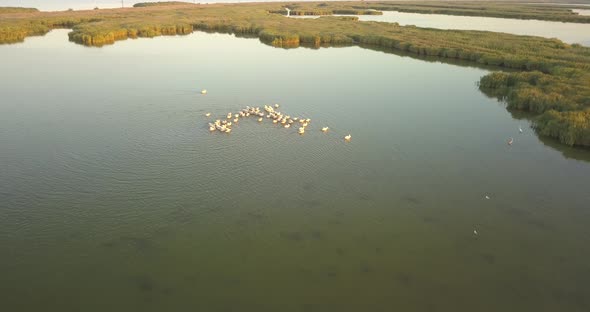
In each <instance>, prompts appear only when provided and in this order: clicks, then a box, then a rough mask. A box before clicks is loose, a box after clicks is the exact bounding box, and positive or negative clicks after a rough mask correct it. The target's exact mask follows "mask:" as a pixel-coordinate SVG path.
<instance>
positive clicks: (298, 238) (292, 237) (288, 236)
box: [280, 232, 304, 242]
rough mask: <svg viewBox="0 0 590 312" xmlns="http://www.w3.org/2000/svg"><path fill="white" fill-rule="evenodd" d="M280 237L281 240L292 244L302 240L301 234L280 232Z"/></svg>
mask: <svg viewBox="0 0 590 312" xmlns="http://www.w3.org/2000/svg"><path fill="white" fill-rule="evenodd" d="M280 235H281V237H282V238H284V239H286V240H289V241H293V242H301V241H303V239H304V238H303V234H301V232H281V234H280Z"/></svg>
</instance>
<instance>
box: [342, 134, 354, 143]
mask: <svg viewBox="0 0 590 312" xmlns="http://www.w3.org/2000/svg"><path fill="white" fill-rule="evenodd" d="M351 139H352V135H350V134H349V135H347V136H345V137H344V140H346V141H350V140H351Z"/></svg>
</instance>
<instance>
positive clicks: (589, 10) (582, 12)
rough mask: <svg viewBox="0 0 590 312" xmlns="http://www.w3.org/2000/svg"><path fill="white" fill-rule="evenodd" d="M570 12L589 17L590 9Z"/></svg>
mask: <svg viewBox="0 0 590 312" xmlns="http://www.w3.org/2000/svg"><path fill="white" fill-rule="evenodd" d="M572 11H574V12H576V13H578V14H580V15H590V9H588V10H586V9H573V10H572Z"/></svg>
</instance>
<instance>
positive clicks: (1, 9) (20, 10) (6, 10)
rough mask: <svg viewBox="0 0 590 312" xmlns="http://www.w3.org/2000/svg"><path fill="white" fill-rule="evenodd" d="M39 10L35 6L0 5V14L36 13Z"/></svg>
mask: <svg viewBox="0 0 590 312" xmlns="http://www.w3.org/2000/svg"><path fill="white" fill-rule="evenodd" d="M34 12H39V10H37V9H35V8H19V7H0V14H12V13H34Z"/></svg>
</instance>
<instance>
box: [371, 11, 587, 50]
mask: <svg viewBox="0 0 590 312" xmlns="http://www.w3.org/2000/svg"><path fill="white" fill-rule="evenodd" d="M359 20H361V21H377V22H389V23H393V22H396V23H399V24H400V25H415V26H418V27H428V28H439V29H469V30H485V31H494V32H504V33H510V34H516V35H528V36H539V37H547V38H558V39H560V40H562V41H563V42H567V43H579V44H582V45H586V46H590V24H580V23H562V22H550V21H539V20H520V19H510V18H495V17H477V16H453V15H442V14H418V13H402V12H392V11H389V12H383V15H361V16H359Z"/></svg>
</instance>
